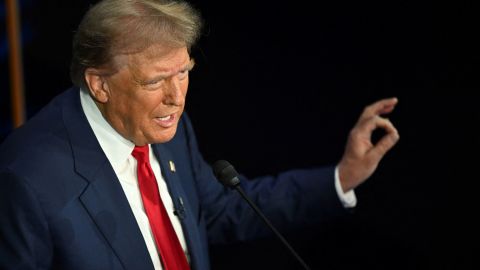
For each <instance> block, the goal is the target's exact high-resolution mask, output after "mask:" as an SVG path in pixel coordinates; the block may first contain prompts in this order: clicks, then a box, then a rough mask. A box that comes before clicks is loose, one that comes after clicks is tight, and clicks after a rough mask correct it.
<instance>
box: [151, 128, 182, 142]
mask: <svg viewBox="0 0 480 270" xmlns="http://www.w3.org/2000/svg"><path fill="white" fill-rule="evenodd" d="M176 131H177V129H176V128H174V129H173V130H172V131H169V132H165V133H164V134H162V135H161V136H157V137H154V138H153V140H151V141H152V142H151V143H166V142H169V141H170V140H172V139H173V137H175V133H176Z"/></svg>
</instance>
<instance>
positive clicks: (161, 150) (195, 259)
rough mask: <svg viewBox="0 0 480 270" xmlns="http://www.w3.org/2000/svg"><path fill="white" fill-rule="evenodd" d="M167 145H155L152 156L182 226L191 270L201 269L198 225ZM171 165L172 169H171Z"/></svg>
mask: <svg viewBox="0 0 480 270" xmlns="http://www.w3.org/2000/svg"><path fill="white" fill-rule="evenodd" d="M167 145H168V144H156V145H154V147H153V151H154V154H155V156H156V158H157V160H158V161H159V163H160V166H161V168H162V175H163V177H164V179H165V182H166V183H167V186H168V189H169V192H170V196H171V197H172V200H173V204H174V207H175V211H176V215H177V216H178V217H179V219H180V222H181V224H182V229H183V234H184V235H185V240H186V241H187V247H188V251H189V254H190V265H191V268H192V269H202V266H201V265H200V262H201V260H200V258H199V256H200V254H199V253H200V252H199V251H200V250H201V248H202V247H201V246H200V243H201V241H200V238H199V233H198V231H197V230H198V225H197V224H196V221H195V217H194V215H193V213H192V212H191V209H192V208H191V207H190V205H191V204H190V202H189V200H188V197H187V196H186V194H185V192H184V190H183V188H182V185H181V179H179V177H178V174H177V173H176V169H175V165H174V164H175V159H174V158H173V155H172V154H171V152H170V150H169V149H168V147H167ZM172 163H173V167H172Z"/></svg>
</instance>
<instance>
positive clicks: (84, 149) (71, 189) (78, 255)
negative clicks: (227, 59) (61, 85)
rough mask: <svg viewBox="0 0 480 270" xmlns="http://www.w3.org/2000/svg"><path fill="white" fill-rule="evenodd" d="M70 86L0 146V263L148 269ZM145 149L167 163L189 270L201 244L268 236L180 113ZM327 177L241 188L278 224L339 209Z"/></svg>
mask: <svg viewBox="0 0 480 270" xmlns="http://www.w3.org/2000/svg"><path fill="white" fill-rule="evenodd" d="M78 91H79V89H78V88H72V89H70V90H68V91H66V92H65V93H63V94H61V95H59V96H58V97H56V98H55V99H54V100H53V101H52V102H50V104H48V105H47V106H46V107H45V108H43V109H42V110H41V111H40V112H39V113H38V114H37V115H36V116H35V117H33V118H32V119H31V120H30V121H28V122H27V123H26V124H25V125H23V126H22V127H21V128H19V129H17V130H15V131H14V132H13V133H12V134H11V135H10V136H9V137H8V138H7V139H6V140H5V142H4V143H3V144H2V145H1V146H0V269H5V270H7V269H70V270H74V269H88V270H94V269H102V270H106V269H126V270H142V269H153V265H152V262H151V259H150V257H149V254H148V251H147V248H146V246H145V243H144V241H143V237H142V234H141V232H140V229H139V228H138V226H137V223H136V220H135V218H134V216H133V213H132V211H131V209H130V206H129V204H128V201H127V198H126V196H125V194H124V193H123V190H122V187H121V185H120V183H119V181H118V179H117V177H116V175H115V173H114V171H113V168H112V167H111V165H110V163H109V161H108V159H107V157H106V156H105V154H104V153H103V151H102V149H101V147H100V145H99V143H98V142H97V140H96V138H95V136H94V133H93V131H92V129H91V128H90V126H89V124H88V122H87V119H86V117H85V115H84V113H83V110H82V108H81V105H80V98H79V92H78ZM153 150H154V153H155V155H156V157H157V158H158V160H159V161H160V165H161V167H162V168H165V169H162V173H163V174H164V177H165V180H166V182H167V185H168V188H169V192H170V194H171V196H172V199H173V201H174V204H175V208H176V212H177V215H178V216H179V217H180V220H181V224H182V227H183V230H184V233H185V237H186V240H187V245H188V249H189V252H190V255H191V266H192V269H194V270H207V269H209V257H208V245H209V244H215V243H225V242H229V241H244V240H249V239H252V238H255V237H259V236H265V235H267V234H269V231H268V229H267V228H265V227H264V225H263V224H262V222H261V221H260V220H259V219H258V218H257V217H256V216H255V214H254V213H253V211H251V209H249V206H248V205H247V204H246V203H245V202H243V201H242V199H241V198H240V197H239V196H238V194H236V193H235V192H233V191H230V190H227V189H225V188H224V187H222V186H221V185H220V184H219V183H218V182H217V181H216V180H215V179H214V176H213V174H212V172H211V169H210V166H209V165H208V164H207V163H206V162H205V161H204V160H203V158H202V156H201V154H200V152H199V149H198V146H197V142H196V140H195V135H194V132H193V129H192V126H191V124H190V122H189V120H188V118H187V116H186V115H184V116H182V119H181V121H180V123H179V126H178V131H177V133H176V135H175V137H174V138H173V139H172V140H171V141H169V142H168V143H164V144H157V145H153ZM169 161H173V162H174V163H175V165H176V171H175V172H172V171H171V170H169V169H168V168H169V166H168V163H169ZM333 175H334V170H333V168H332V167H328V168H319V169H311V170H294V171H290V172H286V173H282V174H279V175H277V176H275V177H273V176H269V177H263V178H262V179H256V180H255V181H249V180H246V179H243V181H242V185H243V187H244V189H245V190H246V192H247V193H248V194H249V195H250V196H251V198H253V200H254V201H255V202H256V203H257V204H258V205H259V207H260V208H261V209H262V210H263V211H264V213H265V214H266V216H268V217H269V218H270V219H271V220H272V222H273V223H274V224H275V225H276V226H278V227H279V229H280V230H285V229H288V228H293V227H295V226H297V225H301V224H305V223H312V222H318V221H321V219H322V218H326V217H330V216H331V215H337V214H341V213H344V212H345V211H344V209H343V207H342V206H341V203H340V202H339V200H338V197H337V195H336V192H335V188H334V180H333V177H334V176H333ZM180 199H182V201H183V204H181V203H180Z"/></svg>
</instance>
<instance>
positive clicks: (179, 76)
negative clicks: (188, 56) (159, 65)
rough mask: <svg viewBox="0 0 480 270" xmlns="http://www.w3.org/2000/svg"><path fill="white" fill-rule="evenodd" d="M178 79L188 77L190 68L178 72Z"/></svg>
mask: <svg viewBox="0 0 480 270" xmlns="http://www.w3.org/2000/svg"><path fill="white" fill-rule="evenodd" d="M177 77H178V79H180V80H183V79H185V78H187V77H188V69H185V70H182V71H180V72H178V74H177Z"/></svg>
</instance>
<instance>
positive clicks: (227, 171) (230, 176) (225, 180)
mask: <svg viewBox="0 0 480 270" xmlns="http://www.w3.org/2000/svg"><path fill="white" fill-rule="evenodd" d="M213 173H214V174H215V177H216V178H217V180H218V181H220V183H222V184H223V185H225V186H226V187H229V188H235V187H236V186H238V185H239V184H240V178H238V173H237V171H236V170H235V168H234V167H233V166H232V164H230V162H228V161H226V160H218V161H216V162H215V163H214V164H213Z"/></svg>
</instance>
